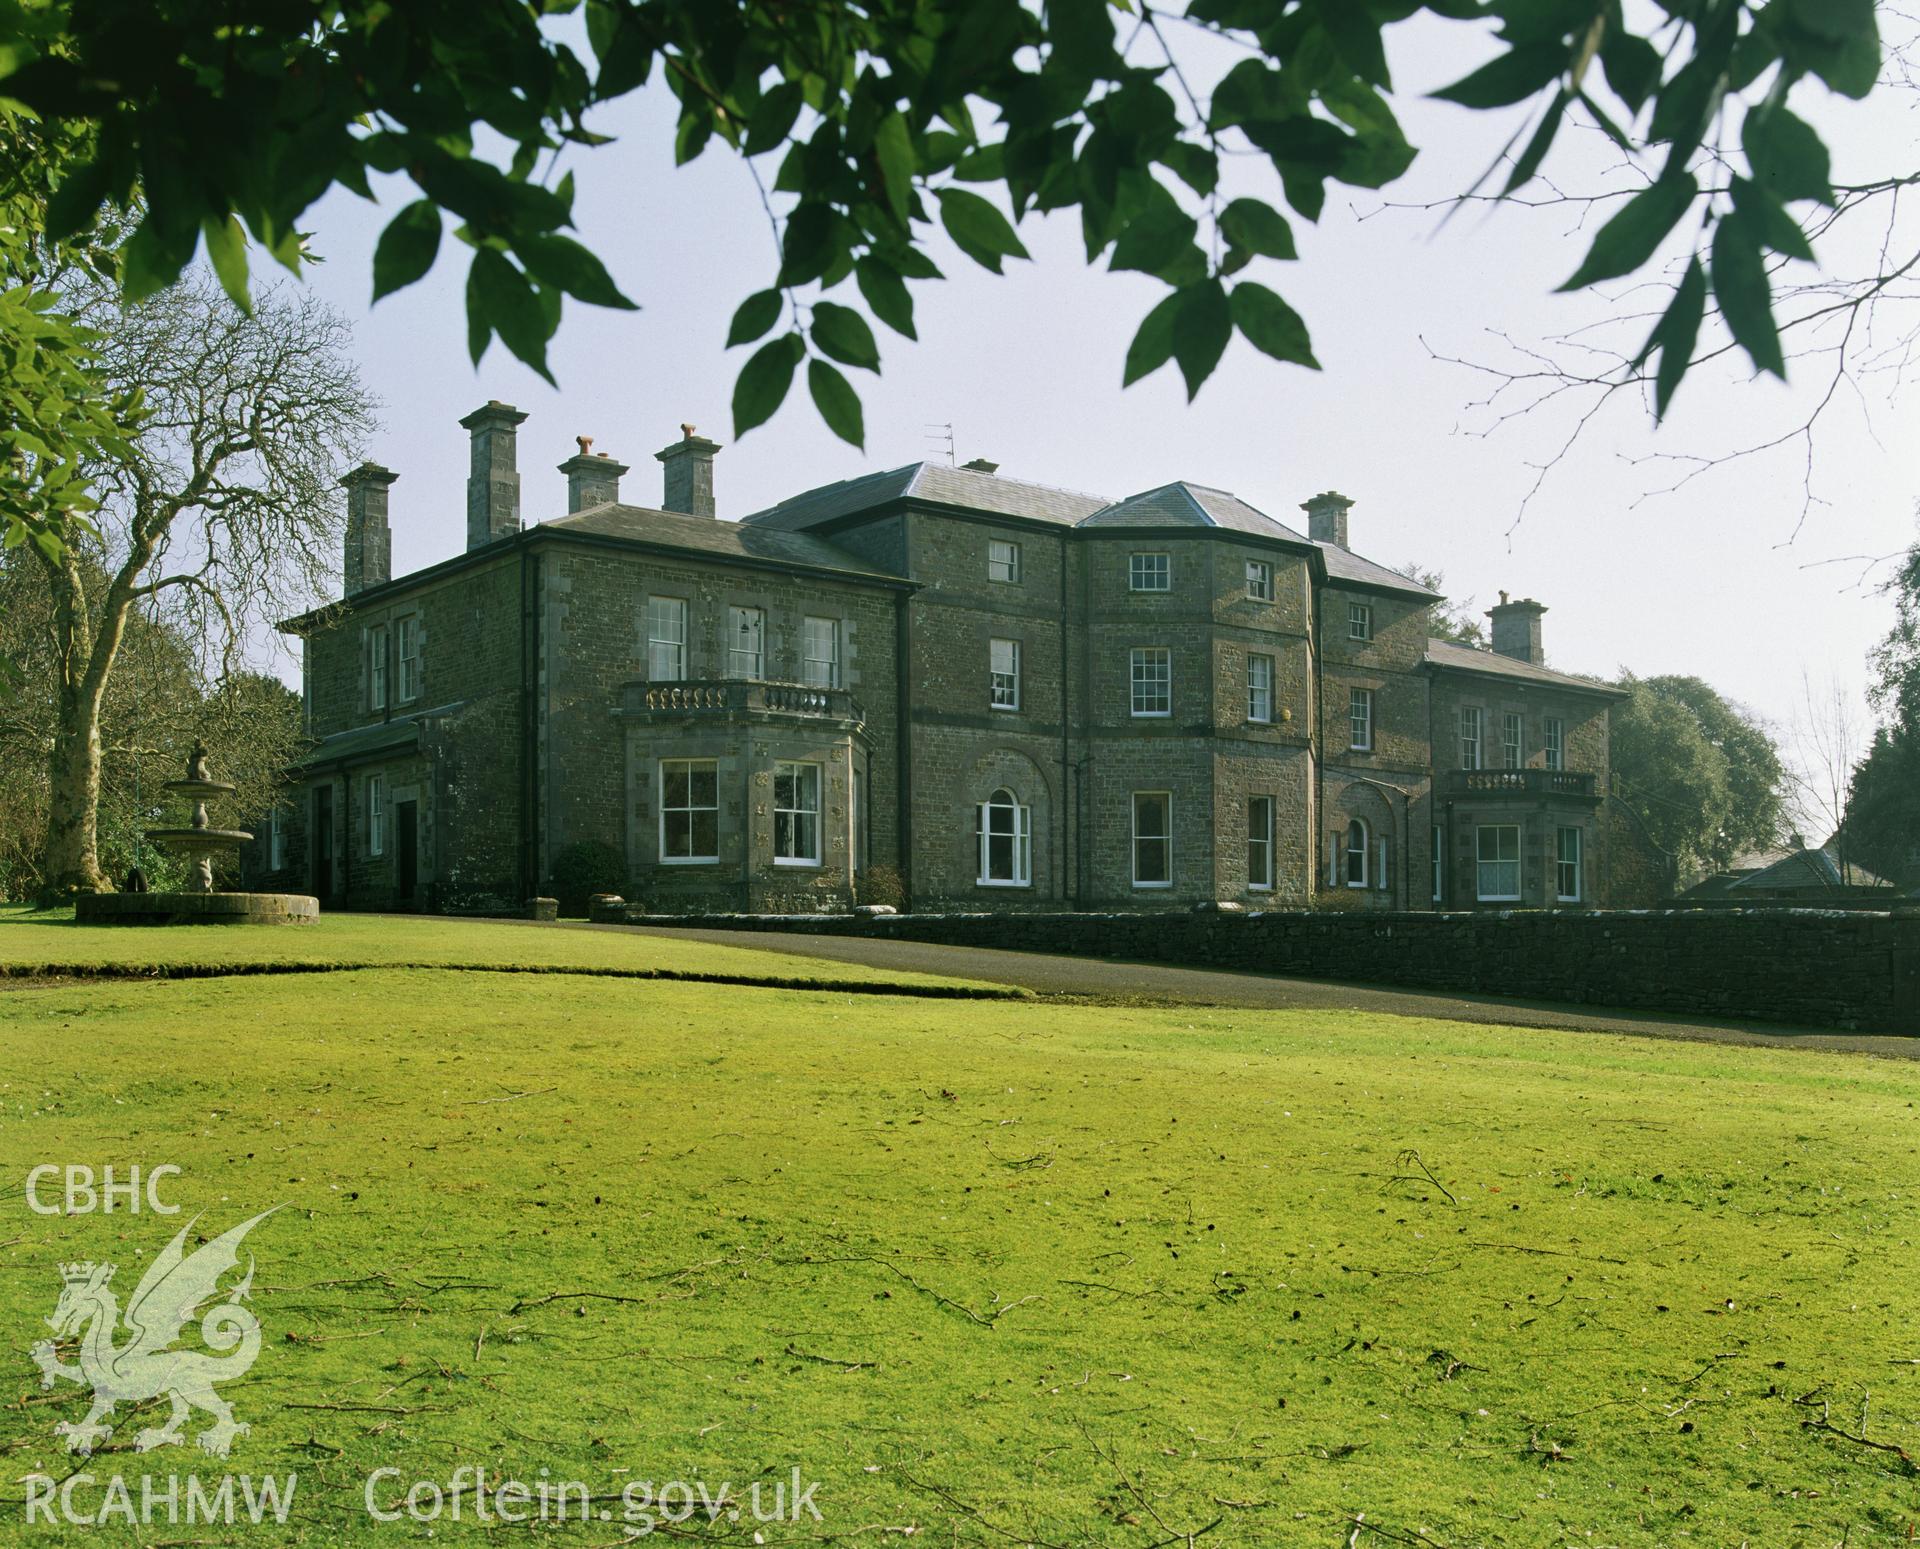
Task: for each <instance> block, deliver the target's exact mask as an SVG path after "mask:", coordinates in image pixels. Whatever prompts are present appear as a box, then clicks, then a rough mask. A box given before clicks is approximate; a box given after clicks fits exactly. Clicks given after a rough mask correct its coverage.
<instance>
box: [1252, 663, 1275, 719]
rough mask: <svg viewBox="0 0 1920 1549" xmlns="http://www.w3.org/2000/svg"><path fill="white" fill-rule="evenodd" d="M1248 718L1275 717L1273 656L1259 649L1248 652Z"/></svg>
mask: <svg viewBox="0 0 1920 1549" xmlns="http://www.w3.org/2000/svg"><path fill="white" fill-rule="evenodd" d="M1247 719H1248V720H1250V721H1271V720H1272V719H1273V658H1272V657H1271V656H1265V655H1262V654H1261V653H1260V652H1258V651H1249V652H1248V653H1247Z"/></svg>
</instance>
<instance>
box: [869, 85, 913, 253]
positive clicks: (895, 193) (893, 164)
mask: <svg viewBox="0 0 1920 1549" xmlns="http://www.w3.org/2000/svg"><path fill="white" fill-rule="evenodd" d="M873 154H874V156H875V157H876V159H878V161H879V163H880V178H881V181H882V183H883V184H884V185H885V188H886V195H887V207H888V208H889V209H890V210H892V211H893V216H894V219H895V220H897V221H899V222H900V224H901V225H902V226H905V225H906V224H907V223H908V220H909V219H910V217H911V215H912V212H913V166H914V164H913V136H912V134H911V133H910V132H909V131H908V129H907V121H906V119H904V118H902V117H901V116H900V115H899V114H898V113H889V114H888V115H887V116H886V117H885V118H883V119H881V120H880V122H879V123H878V124H877V125H875V127H874V131H873Z"/></svg>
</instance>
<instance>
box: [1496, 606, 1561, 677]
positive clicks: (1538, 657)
mask: <svg viewBox="0 0 1920 1549" xmlns="http://www.w3.org/2000/svg"><path fill="white" fill-rule="evenodd" d="M1546 611H1547V605H1546V604H1545V603H1543V602H1535V601H1534V600H1533V599H1532V598H1531V597H1520V598H1516V599H1515V600H1514V601H1512V602H1509V601H1507V594H1506V593H1505V592H1502V593H1501V594H1500V601H1499V602H1498V603H1497V604H1496V605H1495V606H1493V607H1491V608H1489V609H1487V617H1488V618H1489V619H1491V620H1493V649H1494V651H1495V652H1496V653H1498V654H1499V655H1501V656H1511V657H1512V658H1513V659H1514V660H1515V661H1522V662H1532V663H1533V665H1534V666H1536V667H1544V666H1545V665H1546V662H1547V653H1546V648H1545V646H1543V645H1542V644H1541V643H1540V616H1541V615H1542V614H1544V613H1545V612H1546Z"/></svg>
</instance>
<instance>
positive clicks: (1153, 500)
mask: <svg viewBox="0 0 1920 1549" xmlns="http://www.w3.org/2000/svg"><path fill="white" fill-rule="evenodd" d="M1074 525H1075V526H1076V527H1218V528H1223V529H1225V530H1227V531H1229V532H1243V533H1247V534H1249V535H1250V536H1252V537H1256V538H1279V539H1281V540H1282V541H1284V542H1287V543H1297V544H1299V545H1301V547H1303V548H1305V547H1308V546H1309V545H1308V542H1307V540H1306V539H1305V538H1304V537H1302V536H1301V535H1300V534H1299V533H1297V532H1295V531H1294V530H1293V529H1292V528H1291V527H1289V526H1287V524H1286V523H1285V522H1277V521H1275V520H1274V519H1273V518H1272V517H1270V516H1268V515H1267V513H1266V512H1264V511H1262V510H1260V509H1259V508H1258V507H1257V506H1251V505H1248V504H1247V502H1246V501H1244V500H1242V499H1241V498H1240V497H1239V496H1238V495H1235V494H1231V493H1229V492H1228V491H1226V490H1224V489H1212V488H1210V487H1208V486H1207V485H1205V484H1192V483H1189V482H1187V481H1186V480H1184V479H1182V480H1180V481H1178V482H1176V483H1173V484H1162V485H1161V486H1160V487H1159V488H1158V489H1150V490H1145V491H1143V492H1142V493H1140V494H1138V495H1129V496H1127V498H1126V499H1125V500H1116V501H1114V502H1113V504H1111V505H1108V506H1103V507H1102V508H1101V509H1100V510H1098V511H1095V512H1094V513H1093V514H1092V515H1091V516H1088V517H1084V518H1082V519H1081V520H1080V521H1078V522H1076V523H1075V524H1074ZM1401 579H1402V580H1403V581H1404V580H1405V577H1402V578H1401Z"/></svg>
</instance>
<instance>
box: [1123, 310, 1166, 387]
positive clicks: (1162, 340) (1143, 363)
mask: <svg viewBox="0 0 1920 1549" xmlns="http://www.w3.org/2000/svg"><path fill="white" fill-rule="evenodd" d="M1179 311H1180V292H1179V291H1175V292H1174V293H1173V294H1172V295H1170V296H1168V297H1167V298H1166V299H1165V300H1163V301H1162V302H1161V303H1160V304H1159V305H1158V306H1156V307H1155V308H1154V309H1153V310H1152V311H1151V312H1149V313H1148V314H1147V315H1146V316H1145V317H1144V318H1142V319H1141V321H1140V326H1139V328H1138V329H1136V330H1135V332H1134V335H1133V343H1132V344H1130V345H1129V346H1128V347H1127V368H1126V373H1125V375H1124V376H1123V377H1122V378H1121V380H1120V385H1121V386H1122V387H1131V386H1133V384H1134V383H1135V382H1137V381H1139V380H1140V378H1142V377H1143V376H1148V375H1151V374H1152V373H1153V372H1155V371H1158V370H1159V369H1160V368H1161V367H1162V366H1164V365H1165V364H1166V363H1167V362H1168V361H1169V360H1171V359H1173V320H1174V318H1175V317H1176V316H1177V315H1178V313H1179Z"/></svg>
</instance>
